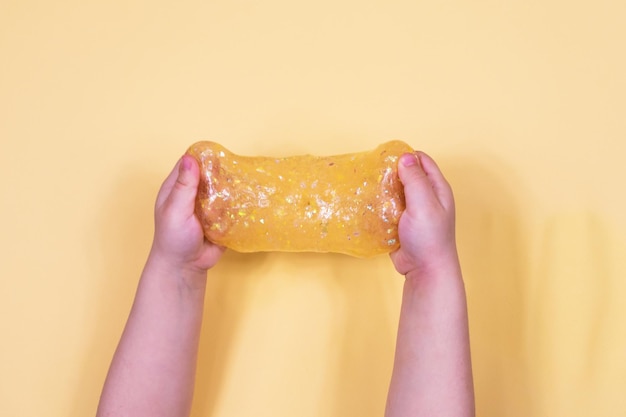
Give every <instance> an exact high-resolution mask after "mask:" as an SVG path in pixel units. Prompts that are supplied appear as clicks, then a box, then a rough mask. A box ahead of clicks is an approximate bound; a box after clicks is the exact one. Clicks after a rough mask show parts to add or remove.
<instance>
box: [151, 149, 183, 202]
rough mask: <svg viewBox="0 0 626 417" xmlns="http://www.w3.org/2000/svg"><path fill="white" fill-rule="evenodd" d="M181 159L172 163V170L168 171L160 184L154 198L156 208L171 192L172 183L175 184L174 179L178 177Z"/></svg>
mask: <svg viewBox="0 0 626 417" xmlns="http://www.w3.org/2000/svg"><path fill="white" fill-rule="evenodd" d="M181 161H182V158H181V159H179V160H178V161H177V162H176V165H174V168H173V169H172V171H171V172H170V173H169V175H168V176H167V178H166V179H165V181H163V184H162V185H161V189H160V190H159V193H158V195H157V199H156V204H155V206H156V207H157V208H158V207H161V206H162V205H163V203H164V202H165V200H167V197H168V196H169V195H170V193H171V192H172V188H174V184H176V180H177V178H178V171H179V167H180V162H181Z"/></svg>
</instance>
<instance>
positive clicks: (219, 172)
mask: <svg viewBox="0 0 626 417" xmlns="http://www.w3.org/2000/svg"><path fill="white" fill-rule="evenodd" d="M407 152H413V149H411V147H409V146H408V145H407V144H406V143H404V142H401V141H391V142H387V143H385V144H382V145H380V146H379V147H377V148H376V149H374V150H372V151H368V152H360V153H352V154H344V155H335V156H312V155H299V156H290V157H282V158H272V157H252V156H240V155H236V154H234V153H232V152H230V151H229V150H227V149H226V148H224V147H223V146H221V145H220V144H218V143H215V142H198V143H195V144H194V145H192V146H191V147H190V148H189V150H188V151H187V153H188V154H190V155H192V156H193V157H195V158H196V160H197V161H198V163H199V164H200V185H199V188H198V196H197V199H196V214H197V216H198V218H199V219H200V222H201V224H202V228H203V229H204V234H205V236H206V238H207V239H208V240H210V241H211V242H214V243H216V244H218V245H222V246H225V247H227V248H230V249H234V250H236V251H238V252H264V251H288V252H338V253H344V254H348V255H352V256H357V257H369V256H374V255H378V254H383V253H387V252H391V251H393V250H395V249H397V248H398V247H399V241H398V221H399V219H400V215H401V214H402V212H403V211H404V208H405V202H404V192H403V187H402V183H401V182H400V179H399V178H398V171H397V166H398V160H399V157H400V156H401V155H402V154H403V153H407Z"/></svg>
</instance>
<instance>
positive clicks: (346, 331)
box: [75, 157, 532, 417]
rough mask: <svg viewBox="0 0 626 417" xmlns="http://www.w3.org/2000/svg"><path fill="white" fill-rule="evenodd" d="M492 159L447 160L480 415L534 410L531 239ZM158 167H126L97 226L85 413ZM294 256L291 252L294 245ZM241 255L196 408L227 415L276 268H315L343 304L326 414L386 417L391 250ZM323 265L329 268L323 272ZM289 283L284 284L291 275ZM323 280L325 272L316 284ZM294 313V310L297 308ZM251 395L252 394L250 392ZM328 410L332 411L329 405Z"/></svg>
mask: <svg viewBox="0 0 626 417" xmlns="http://www.w3.org/2000/svg"><path fill="white" fill-rule="evenodd" d="M486 162H487V161H485V158H482V157H481V164H475V163H472V162H471V161H470V160H468V159H467V158H464V159H463V160H462V161H458V162H457V161H445V160H444V161H441V164H442V167H443V168H444V169H445V174H446V176H447V178H448V179H449V180H450V182H451V184H452V186H453V188H454V191H455V197H456V203H457V231H458V234H457V236H458V244H459V251H460V255H461V261H462V265H463V270H464V277H465V281H466V286H467V291H468V300H469V308H470V328H471V340H472V349H473V352H472V354H473V366H474V378H475V385H476V396H477V409H478V414H479V415H481V416H485V417H490V416H494V417H495V416H501V415H524V414H526V415H531V414H532V403H531V401H530V400H531V399H530V397H529V390H528V373H527V355H526V353H525V351H524V346H525V344H526V343H527V341H526V340H525V337H526V335H525V333H524V330H525V328H526V324H525V323H524V320H525V317H527V313H526V311H525V310H526V308H527V306H526V302H527V297H526V294H525V293H524V287H523V286H522V285H521V284H520V279H522V278H523V277H524V276H526V275H527V271H526V265H525V263H524V259H525V258H526V256H527V254H526V253H525V251H524V245H523V242H521V236H520V230H519V228H520V216H521V214H520V213H519V212H518V210H517V204H516V200H515V187H516V184H515V181H514V178H512V177H511V174H510V172H508V171H507V169H506V167H503V166H499V165H498V163H497V161H488V162H489V165H488V166H485V165H484V164H485V163H486ZM161 176H162V175H159V174H156V173H149V172H141V171H137V169H134V170H132V171H131V170H129V171H127V172H126V173H122V174H120V178H119V181H118V182H117V186H116V187H115V188H114V189H113V190H112V191H111V192H110V193H108V194H106V195H104V196H103V202H104V207H103V210H102V212H100V213H99V214H98V215H97V218H95V219H94V229H93V230H90V231H89V232H90V237H89V238H88V242H90V244H92V245H93V248H92V249H90V250H89V253H91V255H92V257H93V262H94V277H95V278H94V279H97V280H98V282H99V289H98V294H97V295H93V296H92V298H93V299H94V300H97V302H96V303H94V305H93V308H92V310H91V312H90V313H91V314H92V317H93V318H92V320H88V322H90V323H93V329H88V330H87V331H88V332H91V333H92V336H91V343H90V345H89V346H88V347H87V353H86V355H85V357H84V358H83V363H84V366H83V372H82V375H80V376H79V378H80V380H81V381H82V383H81V384H79V387H80V388H79V392H77V393H76V399H77V403H76V410H77V411H76V413H75V415H81V414H84V410H94V411H95V406H96V404H97V401H98V396H99V394H100V390H101V387H102V383H103V381H104V377H105V375H106V371H107V369H108V366H109V363H110V360H111V357H112V354H113V351H114V349H115V346H116V345H117V342H118V340H119V337H120V335H121V332H122V330H123V326H124V323H125V321H126V318H127V315H128V312H129V309H130V306H131V304H132V300H133V298H134V295H135V290H136V285H137V282H138V279H139V275H140V273H141V270H142V268H143V265H144V262H145V259H146V257H147V255H148V251H149V248H150V243H151V240H152V233H153V216H152V213H153V204H154V199H155V197H156V193H157V191H158V188H159V186H160V183H161ZM283 255H284V254H283ZM283 255H281V256H274V254H263V253H259V254H239V253H236V252H233V251H227V252H226V254H225V255H224V257H223V259H222V260H221V261H220V263H218V265H217V266H216V267H215V268H214V269H213V270H212V271H210V272H209V284H208V286H209V288H207V302H206V305H205V317H204V323H203V330H202V337H201V350H200V357H199V364H198V375H197V383H196V392H197V395H196V397H195V402H194V408H193V415H194V416H211V415H215V410H216V406H217V404H218V403H219V400H220V395H221V394H222V392H223V389H224V382H225V380H226V379H227V375H226V373H227V371H228V369H229V361H230V358H231V353H230V352H231V351H232V349H233V346H234V345H236V343H237V342H236V340H235V339H236V336H237V332H238V331H239V328H238V324H239V323H240V320H241V317H242V316H243V315H245V314H247V313H248V311H247V310H246V309H249V308H250V305H253V303H250V299H251V298H252V297H254V294H255V291H256V290H257V289H258V288H262V287H263V285H264V282H266V281H267V280H268V279H269V276H270V275H271V271H272V268H274V267H275V266H276V265H278V266H279V267H280V269H281V270H282V269H283V268H284V269H286V270H288V271H298V270H303V271H308V275H306V274H305V276H304V277H303V278H302V277H301V278H300V279H305V280H306V279H310V280H313V279H314V280H319V283H321V284H319V285H322V286H323V287H324V288H323V290H324V291H325V290H326V289H327V290H328V297H329V299H330V302H331V303H332V306H331V307H329V308H330V309H331V313H332V314H333V315H334V316H333V320H334V324H333V325H332V326H331V329H329V334H328V341H329V342H328V343H329V344H330V354H329V355H330V356H329V357H330V360H329V362H328V363H327V364H322V366H326V367H327V368H328V369H327V370H326V374H325V375H327V376H325V377H324V379H323V380H324V381H325V382H326V384H325V386H324V387H323V388H322V392H321V394H322V396H323V397H324V398H327V399H329V401H328V404H321V405H320V407H322V408H324V411H325V412H324V414H325V415H328V416H337V417H340V416H341V417H343V416H346V415H360V416H365V417H369V416H372V417H374V416H380V415H382V413H383V410H384V405H385V398H386V394H387V388H388V384H389V378H390V376H391V369H392V361H393V351H394V347H395V335H396V329H397V318H398V309H399V302H400V296H401V295H400V292H401V286H402V278H401V277H399V276H398V275H397V274H396V272H395V271H394V269H393V266H392V264H391V262H390V260H389V258H388V257H387V256H380V257H376V258H372V259H356V258H351V257H348V256H344V255H336V254H288V255H284V256H283ZM316 272H319V275H320V276H316ZM284 282H286V281H280V282H275V283H274V284H281V283H284ZM316 282H317V281H316ZM281 295H282V294H281ZM288 313H289V312H285V314H288ZM250 372H255V369H251V370H250ZM242 401H245V398H244V399H242ZM326 408H328V409H326Z"/></svg>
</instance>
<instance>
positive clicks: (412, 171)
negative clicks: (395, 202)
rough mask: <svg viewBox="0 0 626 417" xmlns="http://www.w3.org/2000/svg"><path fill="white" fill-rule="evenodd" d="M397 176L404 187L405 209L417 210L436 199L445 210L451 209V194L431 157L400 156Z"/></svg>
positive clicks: (420, 153) (415, 154)
mask: <svg viewBox="0 0 626 417" xmlns="http://www.w3.org/2000/svg"><path fill="white" fill-rule="evenodd" d="M398 175H399V177H400V181H402V184H403V185H404V194H405V198H406V207H407V210H409V211H410V212H415V211H416V210H419V208H420V206H421V205H423V204H424V203H425V202H427V201H432V200H433V198H434V199H436V201H437V202H439V204H441V205H442V206H443V207H444V208H445V209H450V208H452V205H453V202H452V192H451V190H450V186H449V185H448V182H447V181H446V179H445V178H444V176H443V174H442V173H441V171H440V170H439V167H438V166H437V164H436V163H435V161H433V159H432V158H431V157H429V156H428V155H426V154H425V153H423V152H415V153H412V154H411V153H407V154H404V155H402V157H401V158H400V163H399V164H398Z"/></svg>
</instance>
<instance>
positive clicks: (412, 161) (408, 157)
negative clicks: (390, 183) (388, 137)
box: [400, 153, 417, 167]
mask: <svg viewBox="0 0 626 417" xmlns="http://www.w3.org/2000/svg"><path fill="white" fill-rule="evenodd" d="M400 162H402V165H404V166H405V167H410V166H413V165H417V156H416V155H415V154H412V153H405V154H404V155H402V156H401V157H400Z"/></svg>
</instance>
